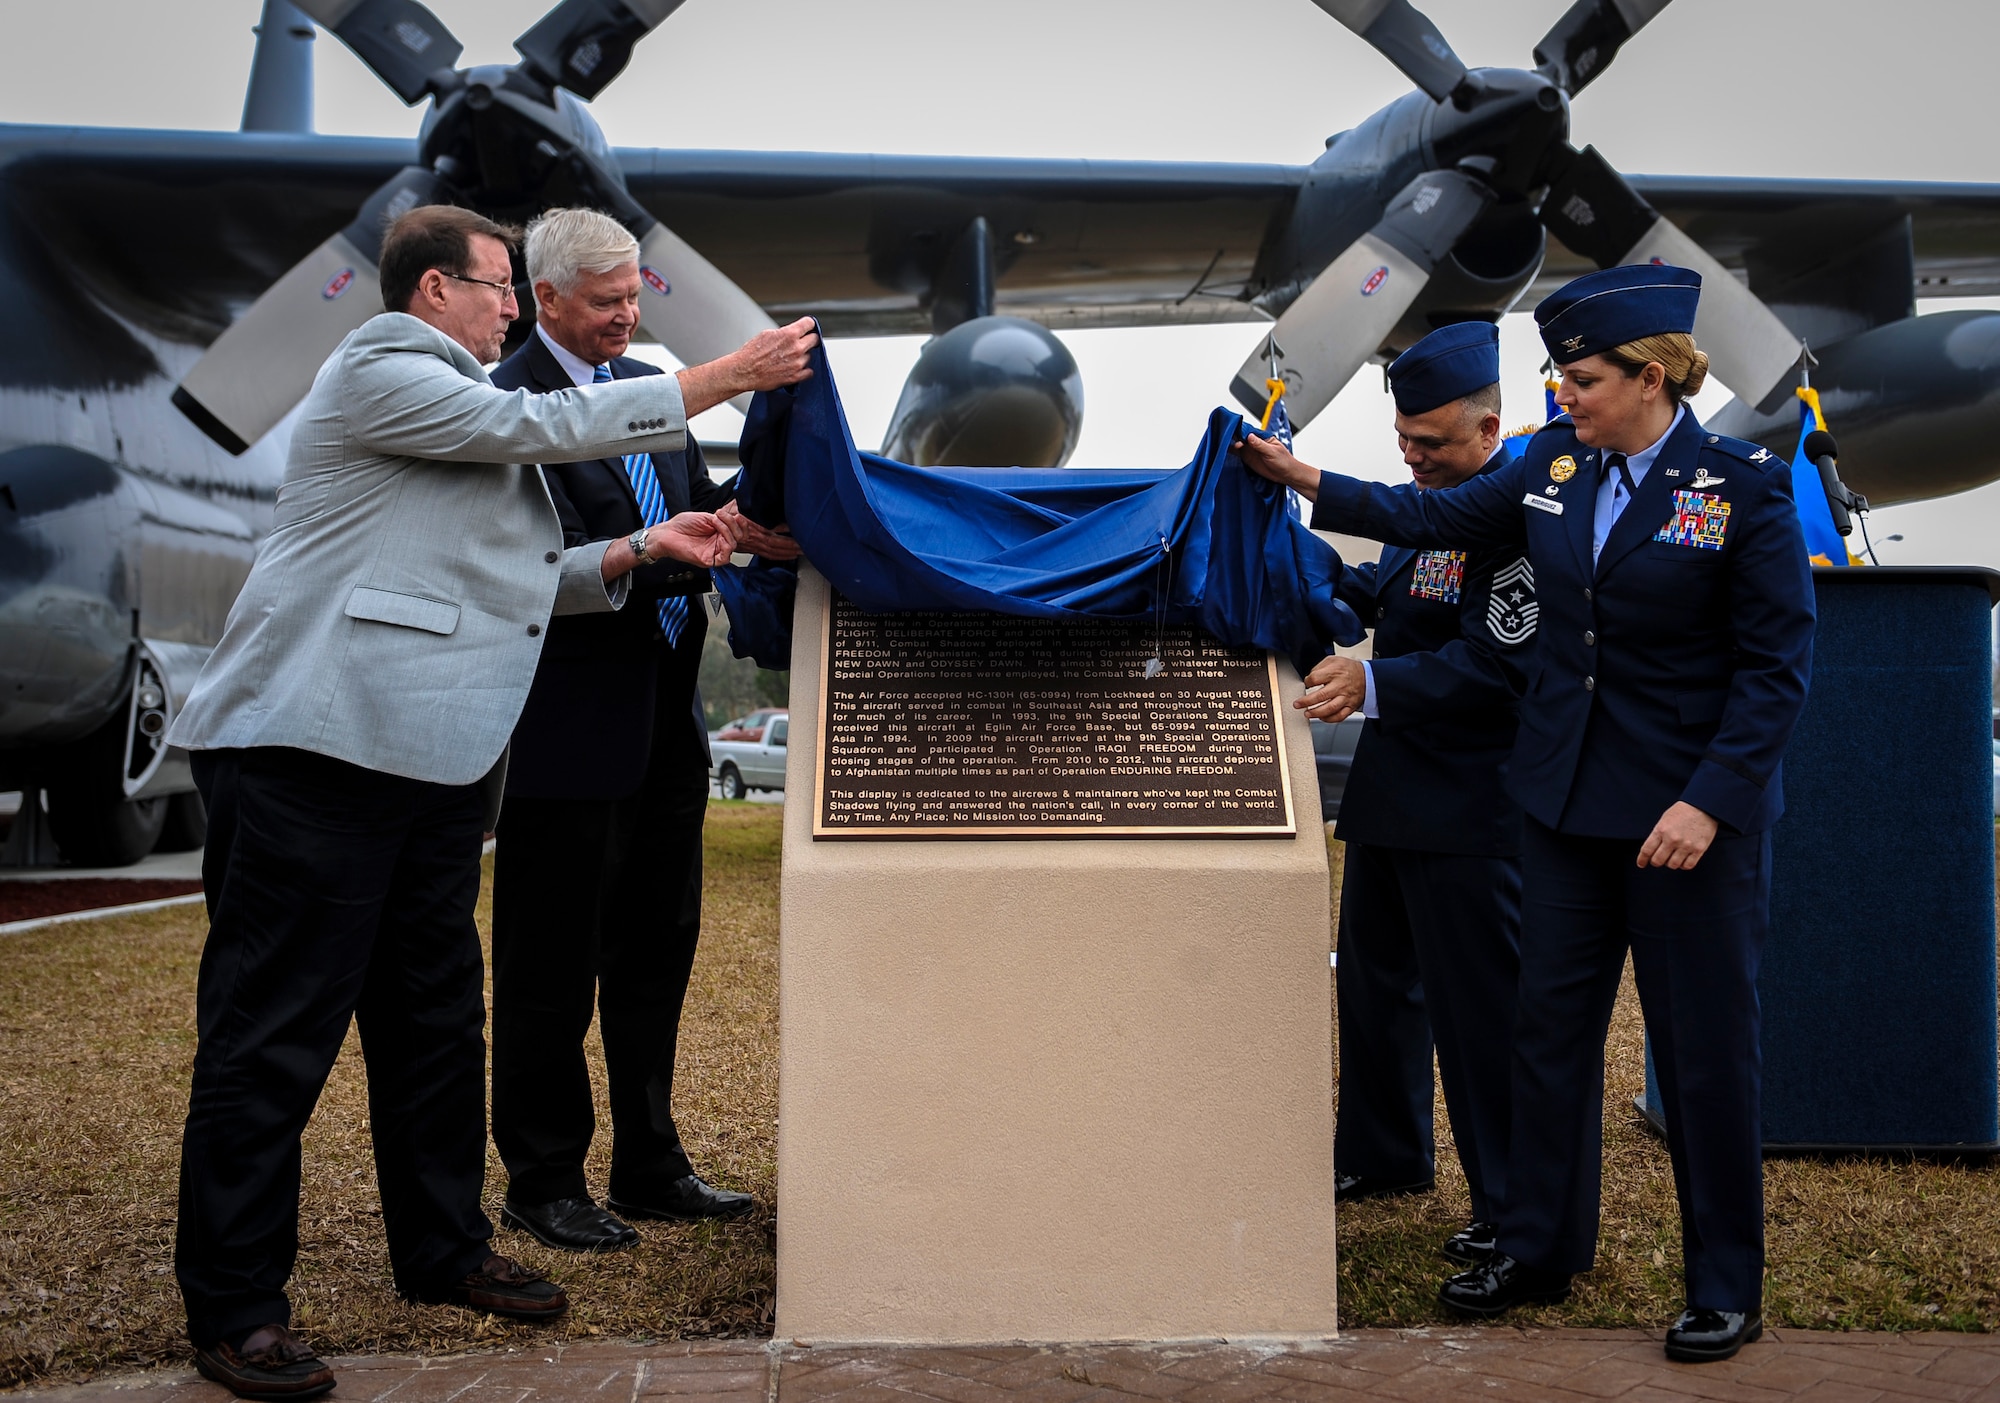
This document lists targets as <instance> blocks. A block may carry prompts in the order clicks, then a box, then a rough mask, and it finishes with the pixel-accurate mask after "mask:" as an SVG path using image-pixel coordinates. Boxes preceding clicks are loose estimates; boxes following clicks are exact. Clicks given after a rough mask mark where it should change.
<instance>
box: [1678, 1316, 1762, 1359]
mask: <svg viewBox="0 0 2000 1403" xmlns="http://www.w3.org/2000/svg"><path fill="white" fill-rule="evenodd" d="M1763 1333H1764V1316H1763V1313H1762V1312H1760V1311H1754V1310H1752V1311H1741V1310H1707V1309H1704V1308H1701V1307H1695V1306H1690V1307H1689V1308H1688V1309H1686V1310H1684V1311H1682V1312H1681V1318H1680V1319H1679V1320H1676V1321H1675V1322H1674V1323H1673V1324H1672V1325H1670V1326H1668V1327H1667V1358H1669V1359H1678V1360H1680V1361H1681V1362H1682V1363H1684V1364H1708V1363H1712V1362H1714V1361H1715V1360H1718V1359H1733V1358H1734V1357H1735V1356H1736V1351H1737V1350H1739V1349H1741V1348H1743V1346H1745V1345H1747V1344H1749V1343H1750V1342H1751V1341H1752V1340H1754V1339H1756V1338H1757V1337H1758V1336H1759V1335H1762V1334H1763Z"/></svg>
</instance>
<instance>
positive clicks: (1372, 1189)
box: [1333, 1174, 1437, 1203]
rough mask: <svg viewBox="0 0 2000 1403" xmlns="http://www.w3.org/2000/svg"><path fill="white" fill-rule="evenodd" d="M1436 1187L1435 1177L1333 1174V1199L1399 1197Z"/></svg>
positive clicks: (1351, 1199)
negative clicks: (1386, 1177)
mask: <svg viewBox="0 0 2000 1403" xmlns="http://www.w3.org/2000/svg"><path fill="white" fill-rule="evenodd" d="M1436 1187H1437V1180H1436V1179H1411V1180H1407V1181H1402V1182H1398V1181H1396V1180H1393V1179H1371V1178H1369V1177H1368V1176H1367V1175H1366V1174H1336V1175H1334V1176H1333V1201H1334V1202H1335V1203H1352V1202H1354V1201H1355V1200H1356V1199H1360V1198H1400V1197H1402V1196H1403V1195H1404V1194H1427V1193H1429V1192H1430V1191H1431V1190H1432V1189H1434V1188H1436Z"/></svg>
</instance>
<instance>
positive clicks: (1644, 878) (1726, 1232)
mask: <svg viewBox="0 0 2000 1403" xmlns="http://www.w3.org/2000/svg"><path fill="white" fill-rule="evenodd" d="M1639 846H1640V844H1639V843H1638V841H1636V840H1631V839H1622V838H1582V837H1575V836H1572V835H1569V834H1563V833H1557V832H1555V831H1554V830H1552V829H1549V828H1545V827H1543V826H1542V825H1541V824H1539V823H1537V822H1535V820H1533V819H1532V818H1531V819H1528V820H1527V822H1526V831H1525V834H1524V841H1523V844H1522V849H1521V865H1522V875H1523V879H1524V889H1523V901H1522V915H1521V987H1520V1007H1519V1013H1518V1019H1519V1022H1518V1024H1517V1029H1516V1035H1515V1039H1514V1101H1513V1104H1514V1120H1513V1135H1512V1140H1511V1142H1510V1152H1509V1155H1508V1166H1507V1192H1506V1195H1505V1198H1504V1201H1503V1204H1502V1207H1501V1211H1500V1217H1499V1239H1498V1241H1499V1249H1500V1251H1502V1252H1504V1253H1506V1254H1507V1255H1508V1256H1510V1257H1514V1258H1517V1259H1519V1260H1520V1261H1522V1262H1525V1263H1527V1264H1528V1265H1530V1266H1536V1267H1546V1268H1549V1269H1552V1270H1557V1271H1567V1272H1584V1271H1589V1270H1590V1268H1591V1266H1592V1264H1593V1263H1594V1261H1595V1260H1596V1256H1597V1214H1598V1192H1599V1178H1600V1171H1601V1168H1602V1160H1603V1124H1604V1039H1605V1034H1606V1032H1607V1030H1608V1029H1609V1028H1610V1025H1611V1008H1612V1004H1613V1002H1614V1001H1615V999H1616V998H1617V995H1618V981H1619V978H1620V976H1621V975H1622V973H1623V972H1624V968H1625V952H1626V950H1627V949H1628V948H1629V949H1630V950H1631V952H1632V966H1633V971H1634V974H1635V976H1636V978H1637V981H1638V985H1639V1003H1640V1007H1641V1008H1642V1009H1643V1011H1644V1013H1645V1018H1646V1033H1647V1036H1648V1037H1649V1038H1651V1040H1652V1046H1653V1061H1654V1065H1655V1069H1656V1071H1657V1072H1658V1075H1659V1084H1660V1097H1661V1101H1662V1103H1663V1106H1664V1109H1665V1111H1666V1122H1667V1148H1668V1151H1669V1153H1670V1154H1671V1155H1672V1157H1673V1165H1674V1189H1675V1191H1676V1193H1677V1194H1678V1196H1679V1198H1680V1209H1681V1248H1682V1253H1683V1257H1684V1260H1685V1266H1686V1274H1687V1303H1688V1305H1689V1306H1696V1307H1707V1308H1709V1309H1711V1310H1740V1311H1753V1310H1758V1309H1760V1308H1761V1305H1762V1301H1763V1285H1764V1170H1763V1133H1762V1106H1761V1090H1762V1081H1763V1057H1762V1052H1761V1050H1760V1043H1759V1013H1758V1005H1757V967H1758V963H1759V961H1760V959H1761V958H1762V955H1763V949H1764V934H1765V931H1766V929H1767V928H1768V927H1769V924H1770V905H1771V902H1770V898H1771V843H1770V837H1769V835H1768V834H1753V835H1750V836H1747V837H1717V839H1716V840H1715V843H1714V844H1713V845H1712V846H1711V847H1710V848H1709V850H1708V852H1707V853H1705V854H1704V855H1703V856H1702V859H1701V861H1700V863H1698V864H1697V865H1696V866H1695V868H1694V869H1693V870H1692V871H1686V872H1675V871H1671V870H1669V869H1667V868H1663V867H1649V868H1640V867H1638V866H1637V865H1636V858H1637V856H1638V851H1639Z"/></svg>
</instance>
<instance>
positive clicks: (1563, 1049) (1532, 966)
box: [1313, 414, 1813, 1311]
mask: <svg viewBox="0 0 2000 1403" xmlns="http://www.w3.org/2000/svg"><path fill="white" fill-rule="evenodd" d="M1603 472H1604V467H1603V462H1602V455H1601V454H1600V453H1599V452H1597V451H1596V450H1593V449H1591V448H1589V447H1588V446H1586V445H1585V444H1583V443H1582V442H1580V441H1579V440H1578V438H1577V437H1576V433H1575V430H1574V429H1573V427H1572V426H1571V425H1570V423H1569V421H1568V420H1567V419H1559V420H1557V421H1556V422H1555V423H1553V424H1551V425H1549V426H1548V427H1547V428H1545V429H1543V430H1542V431H1541V432H1540V433H1538V434H1536V435H1535V437H1534V439H1533V440H1532V441H1531V442H1530V443H1529V445H1528V447H1527V449H1526V451H1525V452H1524V453H1523V454H1522V456H1521V457H1520V459H1519V460H1517V461H1516V462H1514V463H1512V464H1510V465H1508V466H1507V467H1505V468H1503V469H1501V470H1499V471H1497V472H1493V473H1489V474H1486V475H1483V476H1481V477H1477V478H1474V479H1473V480H1472V481H1470V482H1467V483H1465V484H1462V485H1461V486H1459V487H1456V488H1453V489H1451V490H1449V491H1445V492H1427V493H1419V492H1417V491H1415V490H1414V489H1410V488H1392V487H1383V486H1379V485H1376V484H1371V483H1364V482H1358V481H1354V480H1352V479H1347V478H1342V477H1339V476H1337V475H1334V474H1330V473H1329V474H1324V475H1322V478H1321V483H1320V493H1319V498H1318V503H1317V505H1316V508H1315V511H1314V515H1313V524H1314V525H1315V526H1319V527H1325V528H1330V529H1334V530H1340V531H1348V532H1353V533H1356V534H1359V535H1364V536H1371V537H1374V538H1376V539H1378V540H1383V541H1387V542H1392V543H1395V544H1400V545H1405V546H1410V547H1415V548H1419V549H1436V548H1439V547H1444V546H1452V545H1457V546H1461V547H1486V548H1495V547H1500V548H1504V547H1506V546H1509V545H1514V546H1519V545H1525V547H1526V549H1527V552H1528V557H1529V559H1530V561H1531V562H1532V564H1533V566H1534V571H1535V578H1536V583H1537V585H1538V590H1537V597H1538V600H1539V603H1540V606H1541V617H1540V622H1539V627H1538V645H1537V648H1536V654H1535V658H1534V661H1533V663H1532V665H1531V667H1530V669H1529V682H1528V690H1527V692H1526V695H1525V696H1524V697H1523V699H1522V703H1521V723H1520V730H1519V733H1518V736H1517V739H1516V742H1515V747H1514V753H1513V757H1512V759H1511V761H1510V764H1509V771H1508V787H1509V789H1510V791H1511V792H1512V794H1513V795H1514V797H1515V798H1516V799H1517V800H1518V801H1519V802H1520V804H1521V807H1522V809H1523V810H1524V811H1525V813H1526V816H1527V821H1526V824H1525V827H1524V834H1523V849H1522V866H1523V877H1524V893H1523V910H1522V926H1521V978H1520V986H1519V1006H1518V1013H1517V1017H1518V1023H1517V1035H1516V1038H1515V1048H1514V1058H1513V1068H1512V1100H1513V1117H1514V1118H1513V1125H1512V1129H1511V1132H1510V1137H1509V1153H1508V1165H1507V1174H1506V1183H1507V1188H1506V1195H1505V1202H1504V1204H1503V1205H1502V1208H1501V1210H1500V1214H1499V1218H1498V1223H1499V1235H1498V1243H1499V1250H1501V1251H1502V1252H1504V1253H1506V1254H1507V1255H1509V1256H1512V1257H1515V1258H1516V1259H1518V1260H1520V1261H1522V1262H1525V1263H1527V1264H1528V1265H1530V1266H1535V1267H1543V1268H1547V1269H1550V1270H1560V1271H1569V1272H1578V1271H1587V1270H1589V1268H1590V1266H1591V1265H1592V1263H1593V1262H1594V1260H1595V1253H1596V1231H1597V1206H1598V1186H1599V1164H1598V1161H1599V1157H1600V1153H1601V1147H1600V1143H1599V1141H1600V1133H1601V1131H1600V1127H1601V1120H1602V1103H1603V1048H1604V1029H1605V1027H1606V1024H1607V1023H1608V1020H1609V1017H1610V1011H1611V1005H1612V1002H1613V1000H1614V999H1615V998H1616V995H1617V986H1618V980H1619V976H1620V974H1621V972H1622V969H1623V965H1624V960H1625V953H1626V950H1627V949H1628V948H1629V949H1630V951H1631V953H1632V958H1633V964H1634V969H1635V973H1636V976H1637V979H1638V984H1639V995H1640V1000H1641V1003H1642V1005H1643V1007H1644V1011H1645V1016H1646V1026H1647V1032H1648V1034H1649V1036H1650V1038H1651V1040H1652V1045H1653V1053H1654V1060H1655V1065H1656V1069H1657V1070H1658V1073H1659V1077H1660V1086H1661V1095H1662V1100H1663V1102H1664V1103H1665V1109H1666V1120H1667V1133H1668V1148H1669V1150H1670V1151H1671V1153H1672V1155H1673V1160H1674V1171H1675V1183H1676V1186H1677V1188H1678V1190H1679V1194H1680V1202H1681V1222H1682V1237H1683V1250H1684V1254H1685V1259H1686V1274H1687V1290H1688V1304H1689V1305H1691V1306H1699V1307H1707V1308H1711V1309H1716V1310H1743V1311H1750V1310H1757V1309H1759V1308H1760V1306H1761V1300H1762V1275H1763V1182H1762V1163H1761V1162H1762V1143H1761V1104H1760V1095H1761V1051H1760V1047H1759V1014H1758V1006H1757V992H1756V979H1757V968H1758V961H1759V958H1760V955H1761V951H1762V946H1763V937H1764V932H1765V929H1766V927H1767V925H1768V920H1769V878H1770V844H1769V837H1768V833H1769V829H1770V827H1771V825H1772V824H1773V823H1775V822H1776V821H1777V818H1778V816H1779V814H1780V813H1782V812H1783V809H1784V797H1783V782H1782V770H1781V762H1782V759H1783V756H1784V751H1785V746H1786V744H1787V742H1788V741H1789V740H1790V738H1791V733H1792V729H1793V727H1794V725H1795V724H1796V722H1797V720H1798V716H1799V712H1800V710H1801V709H1802V708H1803V706H1804V704H1805V694H1806V678H1807V674H1808V671H1809V668H1810V664H1811V655H1812V634H1813V596H1812V585H1811V575H1810V567H1809V566H1808V564H1807V561H1806V553H1805V544H1804V539H1803V536H1802V533H1801V531H1800V528H1799V522H1798V514H1797V510H1796V508H1795V506H1794V505H1793V501H1792V494H1791V471H1790V468H1789V466H1788V465H1787V464H1786V463H1785V462H1784V460H1783V459H1780V458H1777V457H1775V456H1773V455H1772V454H1771V453H1770V452H1769V451H1768V450H1766V449H1763V448H1760V447H1758V446H1757V445H1755V444H1750V443H1745V442H1742V441H1741V440H1737V439H1730V438H1724V437H1722V436H1720V435H1716V434H1711V433H1709V432H1707V431H1706V430H1705V429H1704V428H1703V427H1702V426H1701V424H1700V422H1699V421H1698V420H1696V419H1695V417H1694V416H1693V415H1692V414H1684V415H1682V416H1681V418H1680V420H1679V422H1678V424H1677V425H1676V426H1675V427H1674V428H1673V429H1672V430H1671V431H1670V433H1669V434H1668V437H1667V441H1666V442H1665V443H1664V444H1663V445H1662V447H1661V451H1660V453H1659V456H1658V457H1657V458H1656V459H1655V460H1654V462H1653V465H1652V468H1651V469H1650V470H1649V471H1648V472H1647V473H1646V475H1645V477H1644V479H1643V480H1642V481H1641V482H1640V483H1639V485H1638V490H1637V492H1636V493H1635V495H1634V496H1633V498H1632V500H1631V501H1630V503H1628V504H1627V506H1626V508H1625V510H1624V511H1623V513H1622V514H1621V515H1620V516H1619V518H1618V520H1617V521H1616V523H1615V524H1614V525H1613V526H1612V528H1611V530H1610V533H1609V534H1608V536H1607V537H1606V539H1605V542H1604V546H1603V549H1602V552H1601V553H1600V555H1599V557H1598V559H1597V560H1596V562H1595V563H1594V564H1593V561H1592V559H1591V534H1592V517H1593V514H1594V506H1595V502H1596V496H1597V491H1598V486H1599V484H1600V482H1601V481H1602V477H1603ZM1680 800H1685V801H1686V802H1688V803H1690V804H1692V805H1694V806H1695V807H1696V808H1699V809H1701V810H1703V811H1704V812H1706V813H1708V814H1710V815H1712V816H1713V817H1714V818H1715V819H1717V820H1718V822H1719V824H1720V825H1721V827H1720V830H1719V834H1718V837H1717V840H1716V842H1715V843H1714V844H1713V845H1712V846H1711V847H1710V849H1709V851H1708V852H1707V853H1706V854H1705V855H1704V856H1703V858H1702V860H1701V862H1700V863H1699V864H1698V865H1697V866H1696V867H1695V868H1694V869H1692V870H1690V871H1683V872H1676V871H1670V870H1667V869H1663V868H1648V869H1641V868H1638V867H1637V866H1636V863H1635V858H1636V855H1637V851H1638V847H1639V844H1640V842H1641V841H1642V840H1643V839H1644V838H1645V837H1646V835H1647V834H1649V833H1650V832H1651V831H1652V828H1653V826H1654V824H1655V823H1657V822H1658V821H1659V819H1660V816H1661V815H1662V814H1663V813H1664V812H1665V811H1666V810H1667V809H1668V808H1669V807H1671V806H1672V805H1673V804H1674V803H1675V802H1676V801H1680Z"/></svg>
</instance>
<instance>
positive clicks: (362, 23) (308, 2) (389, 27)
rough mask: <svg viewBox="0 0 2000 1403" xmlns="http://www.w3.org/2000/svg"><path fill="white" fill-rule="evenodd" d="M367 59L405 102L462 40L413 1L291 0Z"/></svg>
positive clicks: (451, 60) (423, 90) (421, 90)
mask: <svg viewBox="0 0 2000 1403" xmlns="http://www.w3.org/2000/svg"><path fill="white" fill-rule="evenodd" d="M293 3H294V4H296V5H297V6H298V7H299V8H300V9H301V10H304V11H305V12H306V13H307V14H309V15H311V16H312V17H313V18H314V19H316V20H318V21H319V22H320V24H321V25H323V26H324V27H325V28H326V30H327V32H328V33H330V34H332V35H333V37H334V38H336V39H338V40H339V41H340V42H341V43H343V44H345V45H347V47H348V48H350V49H352V50H354V55H355V57H356V58H358V59H360V60H361V61H362V62H363V63H365V64H367V65H368V67H369V69H370V70H371V71H373V73H374V74H375V76H376V77H377V78H380V79H381V80H382V81H383V82H385V83H387V84H388V85H389V87H390V89H391V90H392V91H393V92H394V93H395V94H396V96H397V97H400V98H401V99H402V100H403V101H404V102H405V103H408V104H410V105H412V106H414V105H415V104H417V103H419V102H422V101H423V100H424V98H425V97H426V96H428V95H429V94H430V91H431V75H432V74H434V73H436V72H437V71H438V70H439V69H441V68H443V69H450V68H452V67H454V66H455V65H456V64H457V63H458V56H459V55H460V54H462V53H464V52H465V45H463V44H461V43H459V42H458V40H457V38H456V37H455V36H454V35H453V34H452V32H451V31H450V30H449V29H446V28H445V26H444V21H443V20H441V19H439V18H438V17H437V16H436V15H434V14H432V13H431V12H430V11H429V10H427V9H425V8H424V7H423V6H422V5H419V4H418V3H417V0H293Z"/></svg>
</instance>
